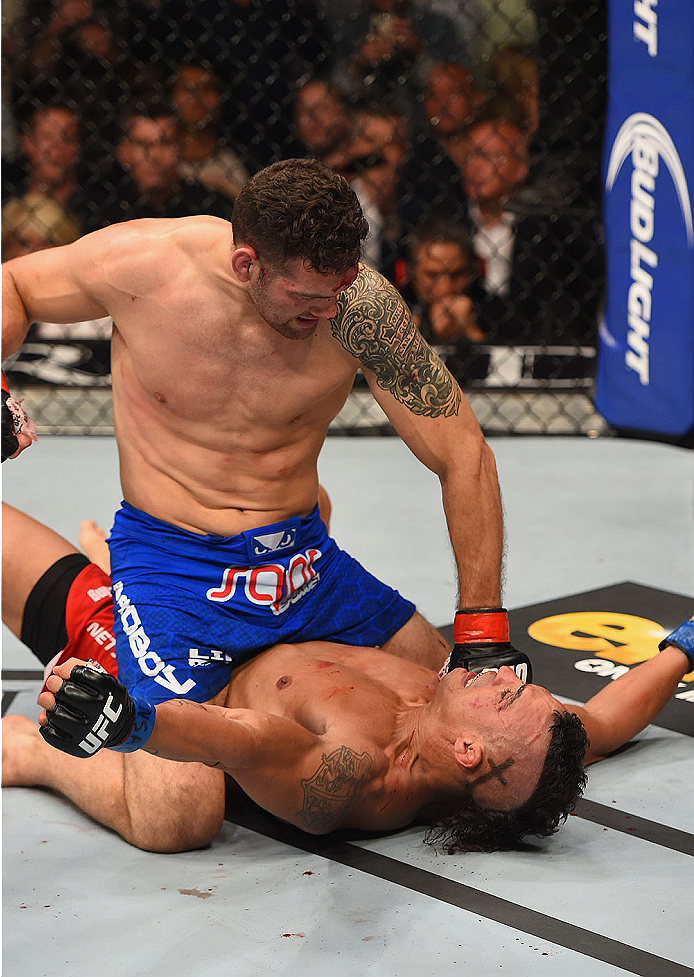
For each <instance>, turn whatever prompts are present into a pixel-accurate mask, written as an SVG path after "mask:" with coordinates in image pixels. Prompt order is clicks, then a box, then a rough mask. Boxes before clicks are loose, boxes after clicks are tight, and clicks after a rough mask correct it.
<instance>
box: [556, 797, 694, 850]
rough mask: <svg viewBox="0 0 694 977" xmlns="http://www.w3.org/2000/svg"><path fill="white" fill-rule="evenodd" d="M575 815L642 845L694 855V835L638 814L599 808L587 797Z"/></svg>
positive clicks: (607, 807)
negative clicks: (628, 836) (650, 844)
mask: <svg viewBox="0 0 694 977" xmlns="http://www.w3.org/2000/svg"><path fill="white" fill-rule="evenodd" d="M575 814H576V816H577V817H579V818H583V819H584V820H585V821H594V822H595V823H596V824H601V825H603V827H605V828H612V829H613V830H614V831H623V832H624V833H625V834H630V835H633V836H634V838H640V839H641V840H642V841H650V842H652V843H653V844H654V845H661V846H662V847H663V848H670V849H672V851H679V852H682V854H684V855H694V835H692V834H689V833H688V832H687V831H680V829H679V828H671V827H670V826H669V825H667V824H659V823H658V822H657V821H649V820H648V819H647V818H640V817H638V816H637V815H636V814H626V813H625V812H624V811H620V810H617V809H616V808H614V807H610V805H609V804H598V803H597V801H589V800H587V799H586V798H585V797H582V798H581V800H580V801H579V802H578V804H577V805H576V811H575Z"/></svg>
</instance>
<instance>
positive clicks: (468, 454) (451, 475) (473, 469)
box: [439, 431, 498, 487]
mask: <svg viewBox="0 0 694 977" xmlns="http://www.w3.org/2000/svg"><path fill="white" fill-rule="evenodd" d="M460 474H462V476H463V478H465V480H466V481H469V480H470V479H473V480H474V481H475V482H477V483H483V484H484V483H489V482H491V483H493V484H498V478H497V471H496V458H495V457H494V452H493V451H492V449H491V448H490V447H489V445H488V444H487V442H486V441H485V439H484V435H483V434H482V432H481V431H479V432H470V433H466V434H465V435H463V439H462V440H461V441H459V442H458V446H457V449H456V450H455V451H452V452H450V453H449V456H448V463H447V464H446V465H445V466H444V468H443V469H442V471H441V472H440V473H439V477H440V479H441V483H442V485H444V487H445V486H446V485H448V484H451V483H452V482H454V481H455V480H456V479H457V477H458V476H459V475H460Z"/></svg>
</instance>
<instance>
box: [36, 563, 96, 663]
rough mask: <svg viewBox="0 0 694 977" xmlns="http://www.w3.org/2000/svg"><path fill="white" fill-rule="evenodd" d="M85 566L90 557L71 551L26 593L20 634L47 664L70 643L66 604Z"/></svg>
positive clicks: (87, 564) (40, 659)
mask: <svg viewBox="0 0 694 977" xmlns="http://www.w3.org/2000/svg"><path fill="white" fill-rule="evenodd" d="M86 566H89V560H88V559H87V557H86V556H84V555H83V554H82V553H68V555H67V556H63V557H62V558H61V559H60V560H56V562H55V563H54V564H53V566H51V567H49V568H48V570H46V572H45V573H44V574H43V576H42V577H41V578H40V579H39V580H38V581H37V582H36V583H35V584H34V587H33V590H32V591H31V593H30V594H29V596H28V597H27V602H26V604H25V605H24V615H23V617H22V633H21V635H20V637H21V639H22V641H23V642H24V644H25V645H26V646H27V647H28V648H30V649H31V650H32V651H33V653H34V654H35V655H36V657H37V658H38V659H39V661H41V662H43V664H44V665H47V664H48V663H49V661H50V660H51V659H52V658H54V657H55V656H56V655H57V654H58V652H59V651H61V650H62V649H63V648H64V647H65V645H66V644H67V629H66V625H65V604H66V603H67V597H68V594H69V593H70V587H72V584H73V583H74V581H75V577H77V575H78V574H80V573H81V572H82V570H84V568H85V567H86Z"/></svg>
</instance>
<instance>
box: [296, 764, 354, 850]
mask: <svg viewBox="0 0 694 977" xmlns="http://www.w3.org/2000/svg"><path fill="white" fill-rule="evenodd" d="M371 764H372V759H371V757H370V756H369V754H368V753H355V752H354V750H350V748H349V747H348V746H339V747H338V748H337V749H336V750H333V752H332V753H329V754H327V755H326V754H325V753H324V754H323V755H322V757H321V762H320V763H319V765H318V769H317V770H316V772H315V773H314V774H313V776H312V777H309V778H308V779H306V780H302V781H301V786H302V787H303V789H304V806H303V807H302V809H301V810H300V811H299V812H298V814H297V817H300V818H301V820H302V821H303V823H304V824H305V825H306V827H307V828H310V829H311V830H313V831H317V830H321V829H322V830H332V828H334V827H338V826H339V825H340V823H341V822H342V820H343V819H344V816H345V814H346V813H347V811H348V809H349V808H350V807H351V805H352V803H353V802H354V799H355V797H356V796H357V794H358V793H359V791H360V790H361V788H362V787H363V785H364V783H365V782H366V778H367V776H368V774H369V771H370V770H371Z"/></svg>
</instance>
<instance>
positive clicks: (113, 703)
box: [39, 663, 156, 757]
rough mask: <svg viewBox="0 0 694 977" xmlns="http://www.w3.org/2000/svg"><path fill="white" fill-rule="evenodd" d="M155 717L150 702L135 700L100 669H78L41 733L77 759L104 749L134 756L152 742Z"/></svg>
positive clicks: (61, 691) (58, 694)
mask: <svg viewBox="0 0 694 977" xmlns="http://www.w3.org/2000/svg"><path fill="white" fill-rule="evenodd" d="M155 715H156V713H155V709H154V706H153V705H152V704H151V703H150V702H145V700H144V699H137V698H134V697H132V696H131V695H129V693H128V691H127V690H126V688H125V686H123V685H121V684H120V682H118V681H117V679H115V678H114V677H113V675H109V674H108V672H105V671H104V670H103V669H102V668H101V667H100V666H97V665H96V664H95V663H90V664H89V665H75V667H74V668H73V669H72V671H71V672H70V677H69V678H68V679H66V680H65V681H64V682H63V684H62V686H61V687H60V688H59V689H58V691H57V692H56V693H55V706H54V707H53V708H52V709H51V710H50V711H49V712H48V713H47V714H46V717H47V721H46V725H45V726H41V727H39V731H40V733H41V735H42V736H43V738H44V739H45V741H46V742H47V743H50V745H51V746H54V747H55V748H56V749H58V750H62V751H63V753H69V754H70V755H71V756H76V757H89V756H93V755H94V754H95V753H96V752H97V751H98V750H100V749H101V748H102V747H104V746H106V747H109V748H110V749H115V750H117V751H118V752H119V753H131V752H133V751H134V750H138V749H139V748H140V747H141V746H142V745H143V744H144V743H145V742H146V741H147V740H148V739H149V737H150V735H151V733H152V730H153V729H154V720H155Z"/></svg>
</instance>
